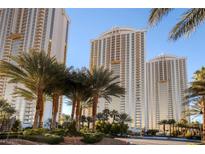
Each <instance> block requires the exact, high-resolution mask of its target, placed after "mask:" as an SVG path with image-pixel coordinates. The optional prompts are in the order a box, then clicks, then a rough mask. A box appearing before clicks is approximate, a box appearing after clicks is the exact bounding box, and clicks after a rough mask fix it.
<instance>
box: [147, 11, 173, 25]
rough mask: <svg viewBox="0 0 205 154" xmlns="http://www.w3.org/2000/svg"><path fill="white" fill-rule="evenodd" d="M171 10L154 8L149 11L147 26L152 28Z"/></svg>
mask: <svg viewBox="0 0 205 154" xmlns="http://www.w3.org/2000/svg"><path fill="white" fill-rule="evenodd" d="M171 11H172V9H171V8H155V9H152V10H151V13H150V16H149V25H150V26H154V25H156V24H157V23H159V22H160V21H161V19H162V18H163V17H164V16H166V15H168V14H169V12H171Z"/></svg>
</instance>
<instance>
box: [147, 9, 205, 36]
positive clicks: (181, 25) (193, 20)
mask: <svg viewBox="0 0 205 154" xmlns="http://www.w3.org/2000/svg"><path fill="white" fill-rule="evenodd" d="M171 11H173V9H172V8H155V9H152V10H151V13H150V16H149V25H151V26H154V25H156V24H157V23H159V21H160V20H161V19H162V18H163V17H164V16H166V15H168V14H169V13H170V12H171ZM204 21H205V9H202V8H194V9H188V10H187V11H186V12H184V13H183V14H182V16H181V17H180V20H179V21H178V22H177V24H176V25H175V26H174V27H173V28H172V30H171V32H170V35H169V39H171V40H177V39H179V38H180V37H181V36H189V35H190V34H191V33H192V32H193V31H194V30H195V29H196V28H197V27H198V26H199V25H200V24H202V23H203V22H204Z"/></svg>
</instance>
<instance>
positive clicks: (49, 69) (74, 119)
mask: <svg viewBox="0 0 205 154" xmlns="http://www.w3.org/2000/svg"><path fill="white" fill-rule="evenodd" d="M0 75H1V77H2V78H7V79H8V80H9V82H10V83H18V86H17V87H15V91H14V93H13V95H14V96H18V97H23V98H24V99H25V100H27V101H30V102H33V103H34V104H35V105H36V110H35V115H34V121H33V125H32V128H21V127H20V122H19V121H18V122H17V120H16V119H15V118H14V117H15V108H13V107H12V106H10V105H9V104H10V103H9V102H7V101H6V100H3V99H1V128H2V130H1V134H0V137H1V139H9V138H19V139H24V140H30V141H36V142H42V143H47V144H59V143H62V142H63V141H64V137H75V136H77V137H81V139H80V140H81V141H82V142H84V143H88V144H92V143H96V142H100V141H101V140H102V139H103V138H104V137H105V136H107V137H108V136H109V137H112V136H114V135H118V134H121V135H123V134H124V133H126V131H127V129H128V126H127V124H125V123H124V122H125V121H126V120H127V121H129V120H130V118H129V117H128V115H126V114H118V113H115V111H113V114H112V116H113V117H108V116H107V117H106V118H107V119H104V117H100V115H99V113H98V114H97V106H98V103H99V99H100V98H104V99H105V100H106V101H107V102H109V101H110V100H111V97H112V96H115V97H120V96H123V95H124V89H123V88H122V87H120V86H119V82H118V78H119V77H118V76H115V75H114V74H113V72H112V71H109V70H107V69H104V68H103V67H100V68H98V69H97V68H92V69H91V70H88V69H86V68H82V69H74V68H72V67H69V68H66V67H65V65H64V64H60V63H58V62H57V60H56V58H55V57H50V55H47V54H46V53H45V52H44V51H41V52H38V51H35V50H31V51H30V52H29V53H23V54H21V55H18V56H16V57H12V62H7V61H1V62H0ZM62 96H67V97H68V98H69V99H70V100H71V103H72V114H71V117H70V118H68V117H67V119H66V118H65V117H64V119H63V120H61V124H60V123H58V122H57V113H58V108H59V107H58V106H59V102H60V98H61V97H62ZM48 99H49V100H52V117H51V119H50V120H49V121H48V122H47V123H44V121H43V117H44V111H45V102H46V100H48ZM5 106H7V108H6V107H5ZM86 108H90V109H91V110H92V115H90V116H89V117H85V116H84V115H82V111H83V110H84V109H86ZM105 114H106V113H105V112H104V113H102V114H101V116H104V115H105ZM107 114H108V113H107ZM116 114H118V115H116ZM109 115H111V114H110V113H109ZM108 118H112V123H110V122H108V120H109V119H108ZM123 118H125V119H123ZM85 122H86V123H87V124H86V126H85V125H84V123H85ZM118 128H120V129H119V130H118ZM105 129H106V131H105Z"/></svg>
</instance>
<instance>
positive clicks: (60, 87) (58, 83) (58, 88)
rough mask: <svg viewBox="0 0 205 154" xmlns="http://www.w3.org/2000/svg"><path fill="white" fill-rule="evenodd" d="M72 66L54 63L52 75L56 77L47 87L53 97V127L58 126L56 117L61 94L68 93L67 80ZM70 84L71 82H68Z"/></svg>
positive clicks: (48, 92)
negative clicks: (67, 66)
mask: <svg viewBox="0 0 205 154" xmlns="http://www.w3.org/2000/svg"><path fill="white" fill-rule="evenodd" d="M70 70H71V67H70V68H66V67H65V65H64V64H59V63H55V64H54V65H53V71H52V74H51V75H52V76H53V77H55V78H56V80H53V82H52V83H50V84H49V85H48V87H47V88H46V93H47V94H48V95H50V96H51V97H52V105H53V106H52V123H51V125H52V129H54V128H56V118H57V113H58V108H59V99H60V96H62V95H64V94H66V93H67V90H68V89H67V88H68V87H69V86H68V87H66V86H65V85H66V84H67V80H68V79H69V73H70ZM68 84H69V83H68Z"/></svg>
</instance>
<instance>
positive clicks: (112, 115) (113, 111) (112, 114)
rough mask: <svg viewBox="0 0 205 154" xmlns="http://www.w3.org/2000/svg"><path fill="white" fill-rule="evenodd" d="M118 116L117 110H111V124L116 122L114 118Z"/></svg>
mask: <svg viewBox="0 0 205 154" xmlns="http://www.w3.org/2000/svg"><path fill="white" fill-rule="evenodd" d="M118 115H119V112H118V111H117V110H112V111H110V116H111V118H112V119H113V121H112V122H113V123H114V122H115V120H116V117H117V116H118Z"/></svg>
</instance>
